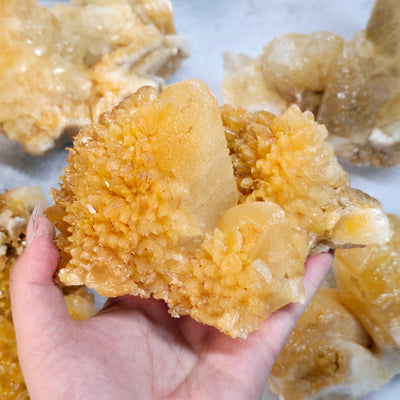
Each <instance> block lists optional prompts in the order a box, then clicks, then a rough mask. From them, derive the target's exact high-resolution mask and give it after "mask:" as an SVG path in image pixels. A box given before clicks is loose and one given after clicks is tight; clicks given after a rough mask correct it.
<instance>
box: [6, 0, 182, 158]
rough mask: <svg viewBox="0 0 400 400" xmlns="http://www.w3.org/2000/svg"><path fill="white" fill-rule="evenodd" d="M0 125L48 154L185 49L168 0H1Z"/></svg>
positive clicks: (153, 78) (156, 80) (158, 75)
mask: <svg viewBox="0 0 400 400" xmlns="http://www.w3.org/2000/svg"><path fill="white" fill-rule="evenodd" d="M0 23H1V26H2V29H1V32H0V48H1V54H0V132H2V133H4V134H6V135H7V136H8V137H9V138H10V139H12V140H16V141H19V142H20V143H21V144H22V145H23V147H24V149H25V151H27V152H28V153H31V154H35V155H42V154H45V153H47V152H49V151H50V150H52V149H53V148H54V147H55V146H56V145H57V144H58V143H59V142H63V141H65V140H70V139H71V136H72V135H74V134H76V133H77V131H78V129H79V127H81V126H82V125H85V124H87V123H90V122H91V121H94V120H96V119H97V117H98V115H99V114H100V113H102V112H104V111H107V110H109V109H111V108H112V107H113V106H114V105H115V104H117V103H118V102H119V101H120V100H122V99H123V98H124V97H126V96H127V95H128V94H130V93H133V92H135V91H136V90H137V89H138V88H139V87H141V86H143V85H152V86H154V87H155V88H157V89H158V90H160V89H161V88H162V87H163V86H164V78H166V77H168V76H169V75H170V74H171V73H172V72H173V71H175V69H176V68H178V66H179V64H180V62H181V61H182V59H183V58H185V57H186V56H187V50H186V48H187V43H186V40H185V39H184V38H182V37H180V36H178V35H177V34H176V31H175V28H174V22H173V13H172V7H171V4H170V3H169V1H168V0H136V1H135V0H120V1H113V0H109V1H103V0H73V1H72V2H71V3H70V4H58V5H56V6H55V7H54V8H52V9H51V10H49V9H47V8H45V7H44V6H41V5H39V3H38V2H37V1H36V0H4V1H1V2H0Z"/></svg>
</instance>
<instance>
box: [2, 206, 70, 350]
mask: <svg viewBox="0 0 400 400" xmlns="http://www.w3.org/2000/svg"><path fill="white" fill-rule="evenodd" d="M53 235H54V227H53V225H52V223H51V222H50V221H49V220H48V219H47V218H45V217H44V216H43V209H42V206H41V204H38V205H37V206H36V208H35V210H34V212H33V214H32V217H31V220H30V221H29V225H28V230H27V243H28V247H27V248H26V249H25V250H24V252H23V253H22V254H21V256H20V257H19V258H18V260H17V262H16V263H15V265H14V267H13V269H12V271H11V275H10V293H11V306H12V313H13V320H14V326H15V331H16V336H17V340H18V342H19V343H18V345H20V344H21V345H23V344H24V343H27V342H28V343H30V345H33V346H35V344H34V343H33V342H34V341H35V340H40V339H43V340H44V341H45V340H46V336H48V335H52V333H54V334H55V335H56V333H55V332H54V330H59V329H60V328H62V326H60V325H65V323H66V322H67V321H68V320H69V319H70V317H69V314H68V310H67V307H66V304H65V301H64V297H63V295H62V292H61V290H60V288H59V287H58V286H57V284H56V283H55V282H54V280H53V275H54V273H55V271H56V270H57V267H58V264H59V261H60V256H59V253H58V250H57V248H56V247H55V245H54V244H53ZM21 350H23V349H21Z"/></svg>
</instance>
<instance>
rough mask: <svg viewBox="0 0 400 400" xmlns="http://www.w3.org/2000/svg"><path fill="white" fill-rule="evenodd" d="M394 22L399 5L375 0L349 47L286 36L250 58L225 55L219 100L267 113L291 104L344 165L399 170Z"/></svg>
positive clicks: (398, 57) (398, 62)
mask: <svg viewBox="0 0 400 400" xmlns="http://www.w3.org/2000/svg"><path fill="white" fill-rule="evenodd" d="M399 16H400V7H399V4H398V2H396V1H393V0H378V1H377V3H376V4H375V7H374V9H373V12H372V15H371V17H370V20H369V22H368V26H367V29H366V31H365V32H359V33H357V34H356V35H355V37H354V38H353V39H352V40H350V41H344V40H343V39H342V38H341V37H340V36H338V35H335V34H332V33H329V32H315V33H313V34H311V35H303V34H287V35H283V36H280V37H277V38H275V39H273V40H272V41H271V42H270V43H268V44H267V45H266V46H265V48H264V51H263V54H262V55H261V56H259V57H257V58H255V59H251V58H249V57H245V56H243V55H239V56H235V55H231V54H228V53H226V54H225V77H224V82H223V88H222V89H223V94H224V99H225V101H227V102H230V103H232V104H233V105H236V106H239V105H243V106H245V107H248V108H251V109H253V110H254V109H266V110H274V112H276V110H277V109H280V110H279V111H282V110H283V109H284V108H286V107H287V106H288V105H290V104H293V103H294V104H297V105H299V106H300V108H301V109H302V110H310V111H312V112H313V113H314V114H315V115H316V119H317V121H318V122H320V123H323V124H325V125H326V126H327V128H328V131H329V135H330V136H329V141H330V142H331V143H332V144H333V145H334V147H335V152H336V154H337V155H338V157H340V158H342V159H343V160H345V161H348V162H350V163H353V164H357V165H374V166H382V167H391V166H393V165H395V164H399V163H400V117H399V116H400V51H399V48H400V25H399V24H398V20H399ZM246 82H247V83H246ZM243 87H245V90H243Z"/></svg>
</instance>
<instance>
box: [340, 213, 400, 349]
mask: <svg viewBox="0 0 400 400" xmlns="http://www.w3.org/2000/svg"><path fill="white" fill-rule="evenodd" d="M389 220H390V224H391V226H392V229H393V236H392V239H391V240H390V241H389V242H388V243H386V244H381V245H370V246H367V247H364V248H360V249H351V250H340V251H337V253H336V256H335V263H334V270H335V275H336V280H337V283H338V288H339V291H340V298H341V301H342V302H343V304H344V305H345V306H346V307H347V308H348V309H349V310H350V311H351V312H352V313H353V314H354V315H356V316H357V318H358V319H359V320H360V322H361V323H362V325H363V326H364V328H365V329H366V331H367V332H368V334H369V335H370V336H371V337H372V339H373V340H374V343H375V345H376V346H378V347H379V349H380V350H381V351H382V352H386V353H389V352H390V351H393V349H400V314H399V309H400V216H397V215H389Z"/></svg>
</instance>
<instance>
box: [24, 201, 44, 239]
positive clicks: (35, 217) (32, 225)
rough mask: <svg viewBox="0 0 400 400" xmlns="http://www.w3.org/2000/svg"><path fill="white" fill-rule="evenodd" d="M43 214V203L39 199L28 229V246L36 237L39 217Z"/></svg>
mask: <svg viewBox="0 0 400 400" xmlns="http://www.w3.org/2000/svg"><path fill="white" fill-rule="evenodd" d="M42 215H43V203H42V201H41V200H39V201H38V202H37V204H36V206H35V208H34V209H33V211H32V214H31V217H30V219H29V223H28V227H27V229H26V247H28V246H29V245H30V244H31V243H32V240H33V239H34V237H35V231H36V227H37V221H38V218H39V217H40V216H42Z"/></svg>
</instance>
